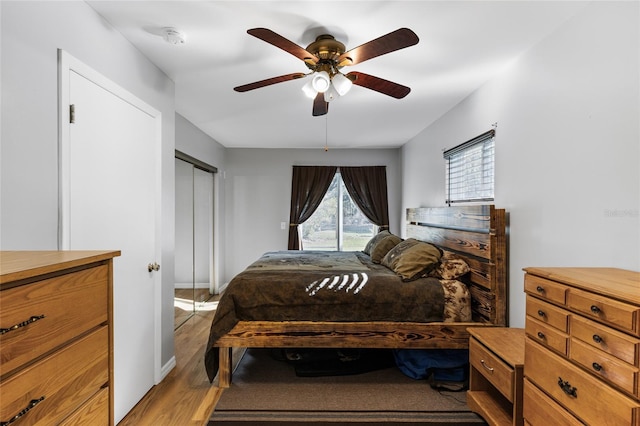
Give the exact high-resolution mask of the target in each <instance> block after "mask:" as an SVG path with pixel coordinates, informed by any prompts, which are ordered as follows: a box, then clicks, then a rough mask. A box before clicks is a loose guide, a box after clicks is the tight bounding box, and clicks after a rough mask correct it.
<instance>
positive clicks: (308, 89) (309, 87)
mask: <svg viewBox="0 0 640 426" xmlns="http://www.w3.org/2000/svg"><path fill="white" fill-rule="evenodd" d="M302 91H303V92H304V94H305V96H306V97H307V98H309V99H314V98H315V97H316V95H317V94H318V92H317V91H316V89H314V88H313V81H312V80H309V81H307V82H306V83H305V85H304V86H302Z"/></svg>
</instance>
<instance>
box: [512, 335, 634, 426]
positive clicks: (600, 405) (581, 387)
mask: <svg viewBox="0 0 640 426" xmlns="http://www.w3.org/2000/svg"><path fill="white" fill-rule="evenodd" d="M525 345H526V348H525V364H524V369H525V375H526V376H527V378H528V379H530V380H531V381H532V382H533V383H535V384H536V385H537V386H538V387H540V388H541V389H542V390H544V391H545V392H546V393H547V394H549V395H550V396H551V397H552V398H553V399H555V400H556V401H557V402H558V403H559V404H560V405H562V406H563V407H565V408H566V409H568V410H569V411H571V412H572V413H573V414H575V415H576V417H578V418H579V419H581V420H582V421H584V422H586V423H587V424H591V425H636V426H637V425H638V424H640V401H636V400H633V399H631V398H629V397H627V396H625V395H624V394H622V393H621V392H618V391H616V390H614V389H613V388H611V387H609V386H607V385H605V384H604V383H603V382H602V381H600V380H598V379H597V378H595V377H593V376H591V375H589V374H585V373H584V371H583V370H582V369H581V368H579V367H577V366H575V365H573V364H572V363H571V362H569V361H568V360H566V359H564V358H562V357H561V356H559V355H556V354H554V353H552V352H550V351H548V350H545V349H544V348H543V347H542V346H541V345H539V344H538V343H536V342H534V341H532V340H530V339H527V341H526V343H525Z"/></svg>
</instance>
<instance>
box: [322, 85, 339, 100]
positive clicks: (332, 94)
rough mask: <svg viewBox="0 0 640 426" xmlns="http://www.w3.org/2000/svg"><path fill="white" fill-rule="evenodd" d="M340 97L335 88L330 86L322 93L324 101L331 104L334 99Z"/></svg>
mask: <svg viewBox="0 0 640 426" xmlns="http://www.w3.org/2000/svg"><path fill="white" fill-rule="evenodd" d="M339 97H340V93H338V91H337V90H336V88H335V86H334V85H333V84H331V85H330V86H329V88H328V89H327V90H325V92H324V101H325V102H331V101H332V100H334V99H337V98H339Z"/></svg>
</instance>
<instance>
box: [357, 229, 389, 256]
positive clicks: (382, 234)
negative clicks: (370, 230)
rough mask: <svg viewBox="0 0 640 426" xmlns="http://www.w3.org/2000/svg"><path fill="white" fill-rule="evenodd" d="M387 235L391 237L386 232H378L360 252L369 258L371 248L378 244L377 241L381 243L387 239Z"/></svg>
mask: <svg viewBox="0 0 640 426" xmlns="http://www.w3.org/2000/svg"><path fill="white" fill-rule="evenodd" d="M389 235H391V232H389V231H386V230H385V231H380V232H378V233H377V234H376V235H374V236H373V238H371V239H370V240H369V242H368V243H367V245H366V246H365V247H364V250H362V252H363V253H364V254H368V255H369V256H371V250H372V249H373V247H374V246H375V245H376V244H378V242H379V241H381V240H382V239H383V238H385V237H388V236H389Z"/></svg>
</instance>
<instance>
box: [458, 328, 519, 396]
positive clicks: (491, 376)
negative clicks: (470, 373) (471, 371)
mask: <svg viewBox="0 0 640 426" xmlns="http://www.w3.org/2000/svg"><path fill="white" fill-rule="evenodd" d="M469 362H470V363H471V365H473V366H474V367H475V368H476V370H478V371H479V372H480V373H481V374H482V375H483V376H484V377H485V378H486V379H487V380H488V381H489V382H491V384H492V385H493V386H495V388H496V389H498V390H499V391H500V393H502V395H504V396H505V398H507V400H508V401H509V402H513V387H514V371H513V368H511V367H510V366H509V365H508V364H506V363H505V362H504V361H502V360H501V359H500V358H499V357H497V356H496V355H494V354H493V353H492V352H491V351H490V350H488V349H487V348H486V347H485V346H484V345H482V344H481V343H480V342H478V341H477V340H476V339H475V338H472V339H470V341H469Z"/></svg>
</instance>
